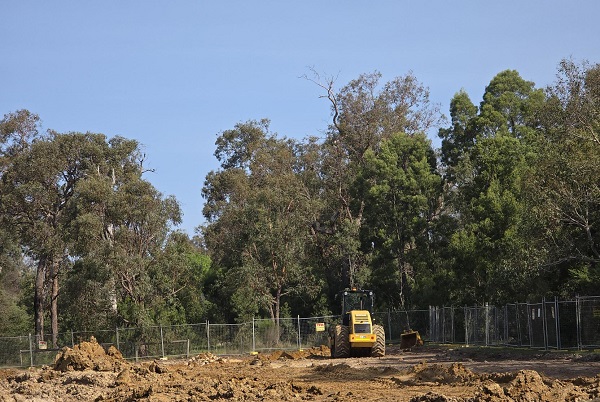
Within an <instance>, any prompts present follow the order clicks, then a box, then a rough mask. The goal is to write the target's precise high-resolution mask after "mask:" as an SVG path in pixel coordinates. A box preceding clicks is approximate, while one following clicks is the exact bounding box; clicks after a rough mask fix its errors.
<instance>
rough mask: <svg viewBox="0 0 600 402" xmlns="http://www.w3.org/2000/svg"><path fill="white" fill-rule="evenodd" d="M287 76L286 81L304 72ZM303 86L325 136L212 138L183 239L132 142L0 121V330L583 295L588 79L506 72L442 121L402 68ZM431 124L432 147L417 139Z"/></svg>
mask: <svg viewBox="0 0 600 402" xmlns="http://www.w3.org/2000/svg"><path fill="white" fill-rule="evenodd" d="M305 78H306V77H305ZM382 78H383V77H382V74H380V73H379V72H373V73H367V74H362V75H360V76H359V77H357V78H356V79H354V80H351V81H350V82H349V83H347V84H346V85H343V86H342V87H341V88H340V89H339V90H337V89H336V88H335V84H336V83H335V81H334V80H332V79H328V80H325V81H323V80H322V79H321V77H320V76H319V75H318V74H315V75H314V78H309V79H308V80H309V81H311V82H312V83H314V84H317V85H318V86H319V87H320V88H321V89H323V90H324V91H325V93H324V95H323V97H324V98H326V99H327V100H328V101H329V106H330V111H331V117H332V119H331V124H330V125H329V126H328V127H326V128H325V131H324V136H323V138H319V137H308V138H304V139H292V138H288V137H286V136H283V135H279V134H277V133H274V132H272V131H271V130H270V122H269V120H268V119H262V120H249V121H245V122H240V123H238V124H235V125H234V126H233V128H231V129H226V130H224V131H222V132H221V133H219V134H218V137H217V140H216V143H215V153H214V155H215V157H216V159H217V161H218V162H219V167H218V168H217V169H215V170H213V171H211V172H209V173H208V174H207V175H206V177H205V181H204V186H203V188H202V195H203V197H204V200H205V203H204V205H203V207H202V208H203V214H204V217H205V222H204V224H202V225H201V226H199V228H198V231H197V235H196V236H195V237H193V238H190V237H189V236H188V235H187V234H185V233H183V232H181V231H178V230H177V225H178V223H179V222H180V221H181V211H180V208H179V204H178V202H177V200H176V199H175V197H173V196H164V195H163V194H161V193H160V192H159V191H158V190H157V189H156V188H155V187H154V186H153V185H152V184H151V182H150V181H149V180H148V177H149V174H148V173H149V172H148V171H147V170H146V168H145V167H144V155H143V153H142V152H141V151H140V144H139V143H138V142H137V141H136V140H133V139H127V138H123V137H113V138H108V137H107V136H105V135H103V134H99V133H78V132H76V133H73V132H71V133H58V132H55V131H52V130H47V131H43V130H42V127H41V123H40V118H39V116H37V115H36V114H35V113H32V112H30V111H28V110H17V111H14V112H10V113H7V114H6V115H4V118H3V119H2V120H1V121H0V221H1V223H2V224H1V225H0V285H1V286H0V311H1V312H2V313H3V315H4V316H5V317H10V319H9V320H4V322H5V324H2V326H1V327H0V332H1V333H2V334H20V333H23V331H27V330H28V328H31V327H33V328H34V329H35V334H36V335H37V336H38V337H40V338H44V337H46V336H47V334H50V335H51V337H52V341H53V342H55V343H56V337H57V335H58V333H59V332H60V331H61V328H78V329H85V330H94V329H100V328H107V327H114V326H135V327H147V326H150V325H154V324H181V323H186V322H187V323H197V322H201V321H205V320H213V321H214V320H217V321H228V322H235V321H245V320H249V319H251V318H252V317H257V316H260V317H268V318H270V319H272V320H273V321H274V322H278V320H279V319H280V318H281V317H288V316H291V315H297V314H300V315H304V316H308V315H323V314H332V313H338V309H337V307H336V306H337V302H336V299H335V295H336V293H337V292H339V291H340V290H342V289H345V288H348V287H361V288H371V289H373V290H375V291H376V294H377V295H378V297H377V299H376V301H377V307H378V308H391V309H396V308H402V309H408V308H414V307H421V308H422V307H426V306H427V305H434V304H438V305H439V304H457V305H464V304H471V303H485V302H509V301H510V302H514V301H522V300H525V299H528V298H534V297H543V296H553V295H554V296H562V297H569V296H573V295H576V294H586V295H596V294H597V293H598V290H597V289H599V285H600V270H599V267H600V231H599V230H598V226H599V225H600V89H599V88H600V67H599V65H598V64H591V63H587V62H583V63H576V62H574V61H573V60H563V61H562V62H561V63H560V65H559V68H558V71H557V78H556V81H555V82H554V83H553V84H552V85H550V86H548V87H547V88H538V87H536V85H535V83H533V82H531V81H528V80H526V79H525V78H523V77H521V75H520V74H519V73H518V72H517V71H515V70H505V71H501V72H499V73H498V74H497V75H496V76H494V77H492V78H491V80H490V83H489V84H488V85H487V86H486V87H485V88H484V90H483V96H482V99H481V100H480V102H479V103H478V104H476V103H474V102H473V101H472V100H471V97H470V96H469V95H468V94H467V93H466V92H465V91H464V90H460V89H458V88H457V89H458V91H457V92H456V94H455V95H454V97H453V98H452V99H451V100H450V109H449V114H450V116H449V117H450V119H449V120H448V121H447V120H446V119H445V118H444V116H443V115H442V114H441V112H440V110H439V106H438V105H435V104H433V103H431V102H430V100H429V90H428V88H427V87H426V86H424V85H423V84H422V83H420V82H419V81H418V80H417V78H416V77H415V76H414V75H413V74H412V73H410V72H409V73H408V74H406V75H403V76H399V77H396V78H393V79H391V80H390V81H388V82H382ZM432 130H437V133H438V137H439V139H440V141H441V142H440V147H439V149H436V148H435V146H434V143H435V142H432V141H431V139H429V138H428V136H427V135H428V134H430V133H431V132H432Z"/></svg>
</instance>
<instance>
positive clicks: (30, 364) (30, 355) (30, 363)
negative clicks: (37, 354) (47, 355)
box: [29, 333, 33, 367]
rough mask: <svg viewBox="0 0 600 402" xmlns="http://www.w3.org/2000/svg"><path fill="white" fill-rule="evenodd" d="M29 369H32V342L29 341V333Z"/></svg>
mask: <svg viewBox="0 0 600 402" xmlns="http://www.w3.org/2000/svg"><path fill="white" fill-rule="evenodd" d="M29 367H33V341H32V340H31V333H29Z"/></svg>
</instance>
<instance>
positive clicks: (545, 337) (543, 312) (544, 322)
mask: <svg viewBox="0 0 600 402" xmlns="http://www.w3.org/2000/svg"><path fill="white" fill-rule="evenodd" d="M542 329H543V330H544V350H548V322H547V320H546V297H545V296H544V297H542Z"/></svg>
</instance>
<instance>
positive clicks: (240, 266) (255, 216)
mask: <svg viewBox="0 0 600 402" xmlns="http://www.w3.org/2000/svg"><path fill="white" fill-rule="evenodd" d="M310 149H313V148H311V147H304V146H302V145H301V144H299V143H297V142H295V141H292V140H288V139H277V138H276V137H275V136H274V135H273V134H271V133H270V132H269V131H268V122H267V121H261V122H256V121H250V122H247V123H241V124H238V125H236V127H235V128H234V129H233V130H228V131H225V132H224V133H222V135H221V136H220V137H219V139H218V140H217V151H216V153H215V155H216V156H217V158H218V159H219V160H220V161H221V168H222V170H220V171H218V172H211V173H210V174H209V175H208V176H207V179H206V182H205V186H204V189H203V194H204V197H205V198H206V200H207V202H206V206H205V208H204V214H205V216H206V218H207V221H208V225H207V226H206V227H205V228H204V236H205V239H206V241H207V245H208V247H209V250H212V258H213V261H214V262H215V263H217V264H218V265H219V266H221V267H223V268H224V269H225V270H226V271H227V278H228V281H229V283H230V285H231V286H232V290H231V295H232V297H233V300H234V301H235V300H243V302H240V303H235V305H234V309H236V310H237V314H238V316H240V317H243V318H247V317H246V316H247V315H252V314H255V313H258V312H259V310H261V311H265V312H267V314H268V315H269V316H270V317H271V319H273V320H274V321H276V322H278V320H279V317H280V315H281V311H282V310H281V309H282V305H283V300H284V298H285V297H287V298H288V299H289V298H291V297H293V296H297V295H299V294H300V293H301V292H309V293H310V290H311V287H313V284H314V280H313V278H312V270H311V267H310V266H308V265H306V262H307V261H308V259H307V253H308V248H309V245H310V241H311V238H310V231H309V229H310V224H311V223H312V222H313V221H314V218H315V211H316V208H315V205H314V202H315V195H314V194H313V193H312V189H311V185H310V184H309V183H310V182H309V181H307V177H308V176H310V175H311V173H310V172H312V175H316V174H317V171H316V169H309V165H310V164H311V162H310V161H314V159H313V157H312V155H311V153H310V152H306V151H307V150H310Z"/></svg>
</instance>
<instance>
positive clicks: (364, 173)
mask: <svg viewBox="0 0 600 402" xmlns="http://www.w3.org/2000/svg"><path fill="white" fill-rule="evenodd" d="M379 148H380V149H379V152H377V153H375V151H373V150H369V151H367V152H366V153H365V162H364V165H363V168H362V169H361V171H360V173H359V176H358V179H357V184H356V189H357V191H358V192H360V193H362V194H363V201H364V204H365V208H364V217H363V224H362V237H363V244H366V245H367V247H368V248H370V249H371V250H370V252H371V253H372V254H373V256H374V263H373V273H372V275H373V277H372V279H371V281H372V282H373V284H374V285H375V286H376V287H377V289H378V290H381V291H380V292H379V294H380V297H379V298H380V299H382V300H384V301H385V303H386V304H387V306H388V307H402V308H407V307H409V306H410V305H411V303H410V302H411V290H412V289H414V287H415V286H414V284H415V281H416V280H417V279H418V276H419V275H421V276H423V275H425V276H426V275H428V274H429V272H428V271H427V270H426V272H418V270H419V267H418V266H419V265H420V261H423V260H426V258H423V256H420V257H419V256H418V254H419V253H421V254H423V253H428V252H429V250H428V247H427V243H428V242H429V239H430V237H431V236H432V227H433V226H432V222H433V221H434V220H435V219H436V217H437V215H438V213H439V205H438V200H439V198H440V195H441V190H442V188H441V183H442V180H441V177H440V175H439V173H438V172H437V162H436V158H435V154H434V151H433V149H432V147H431V143H430V141H429V140H427V138H426V137H425V134H422V133H420V134H418V133H417V134H413V135H408V134H404V133H398V134H395V135H392V136H391V137H390V138H389V139H387V140H384V141H382V142H381V144H380V147H379ZM420 268H426V267H420Z"/></svg>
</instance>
